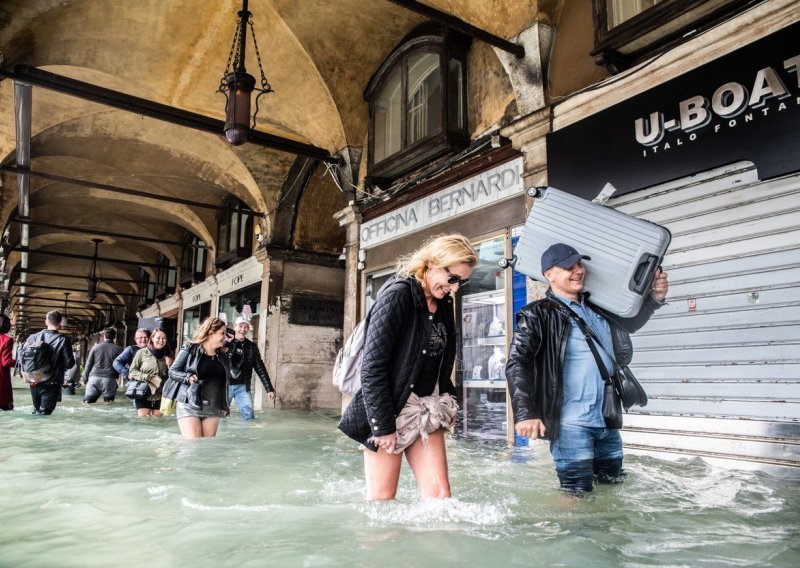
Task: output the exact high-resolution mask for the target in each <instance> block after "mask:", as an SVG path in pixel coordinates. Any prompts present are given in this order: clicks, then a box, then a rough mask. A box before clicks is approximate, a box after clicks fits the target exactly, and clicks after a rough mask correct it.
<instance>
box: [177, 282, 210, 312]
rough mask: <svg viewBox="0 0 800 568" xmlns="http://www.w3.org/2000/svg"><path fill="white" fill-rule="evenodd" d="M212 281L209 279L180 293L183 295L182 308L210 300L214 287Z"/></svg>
mask: <svg viewBox="0 0 800 568" xmlns="http://www.w3.org/2000/svg"><path fill="white" fill-rule="evenodd" d="M213 283H214V281H213V279H209V280H206V281H204V282H200V283H199V284H196V285H194V286H192V287H191V288H187V289H186V290H184V291H183V292H182V294H181V296H183V309H187V308H191V307H194V306H197V305H198V304H204V303H206V302H209V301H211V296H212V294H213V293H214V289H215V286H214V285H213Z"/></svg>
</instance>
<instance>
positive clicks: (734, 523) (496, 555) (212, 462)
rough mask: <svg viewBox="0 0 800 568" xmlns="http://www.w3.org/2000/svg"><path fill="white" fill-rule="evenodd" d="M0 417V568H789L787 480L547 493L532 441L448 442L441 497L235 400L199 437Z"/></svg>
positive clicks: (799, 517) (330, 425)
mask: <svg viewBox="0 0 800 568" xmlns="http://www.w3.org/2000/svg"><path fill="white" fill-rule="evenodd" d="M15 394H16V402H17V405H18V407H17V409H16V410H15V411H13V412H5V413H2V412H0V566H3V567H14V568H23V567H39V566H42V567H54V566H55V567H62V566H81V567H89V566H103V567H105V566H143V567H145V566H147V567H153V568H159V567H178V566H193V567H195V566H196V567H204V566H214V567H221V566H235V567H237V568H238V567H250V566H252V567H255V566H281V567H283V566H309V567H313V566H348V567H350V566H353V567H356V566H375V567H385V566H398V567H403V568H408V567H427V566H431V567H433V566H457V565H463V566H470V567H475V566H490V567H506V566H577V567H580V568H587V567H592V566H600V567H606V566H687V567H697V566H786V567H793V568H796V567H797V566H800V538H798V537H799V536H800V487H798V485H800V484H798V483H797V482H796V481H787V480H781V479H778V478H773V477H770V476H767V475H764V474H760V473H753V472H731V471H727V470H722V469H716V468H713V467H710V466H708V465H706V464H704V463H703V462H702V461H699V460H688V461H680V462H667V461H660V460H656V459H654V458H649V457H636V456H632V457H628V458H626V469H627V471H628V472H629V477H628V480H627V481H626V482H625V483H624V484H622V485H614V486H600V487H598V488H596V489H595V491H594V493H593V494H591V496H589V497H586V498H573V497H568V496H566V495H564V494H562V493H561V492H559V490H558V484H557V481H556V477H555V473H554V472H553V469H552V462H551V461H550V457H549V453H548V451H547V447H546V446H545V445H544V444H541V443H537V444H533V445H531V446H530V447H527V448H508V447H505V446H503V445H494V444H487V443H486V442H478V441H473V440H469V439H459V438H454V439H451V440H449V442H448V455H449V459H450V478H451V484H452V487H453V494H454V498H453V499H449V500H445V501H426V502H423V501H421V500H420V499H419V498H418V496H417V495H416V489H415V486H414V483H413V479H412V476H411V474H410V472H409V471H408V469H407V468H406V467H405V466H404V471H403V474H402V481H401V488H400V491H399V495H398V499H397V500H396V501H394V502H387V503H367V502H364V500H363V494H364V487H363V479H362V461H361V455H360V453H359V452H358V451H357V449H356V447H355V445H354V444H353V443H351V442H350V441H349V440H348V439H346V438H345V437H344V436H343V435H341V434H339V433H338V432H337V430H336V416H335V415H334V414H332V413H326V412H302V411H282V410H277V411H269V412H268V413H267V414H259V418H258V419H257V420H256V421H254V422H251V423H244V422H242V421H241V420H239V417H238V414H237V410H235V409H234V414H233V417H232V418H230V419H228V420H226V421H224V422H223V424H222V426H221V427H220V431H219V433H218V436H217V437H216V438H211V439H206V440H200V441H195V442H190V441H185V440H183V439H182V438H181V437H180V435H179V434H178V428H177V425H176V423H175V418H174V417H170V418H163V419H150V420H148V419H137V418H136V417H135V416H134V411H133V410H132V409H131V408H130V406H129V405H128V404H127V401H126V400H125V399H124V397H123V400H122V402H119V399H118V403H117V404H116V405H114V406H111V407H106V406H102V405H95V406H92V407H84V406H82V405H81V404H80V399H79V397H77V396H75V397H69V396H65V397H64V398H65V401H64V403H63V405H60V406H59V407H58V408H57V409H56V411H55V413H54V414H53V415H52V416H50V417H43V416H31V415H30V411H31V407H30V401H29V395H28V393H27V392H26V391H24V390H17V391H16V393H15Z"/></svg>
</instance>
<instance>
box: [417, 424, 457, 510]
mask: <svg viewBox="0 0 800 568" xmlns="http://www.w3.org/2000/svg"><path fill="white" fill-rule="evenodd" d="M406 459H407V460H408V465H409V466H411V471H413V472H414V477H416V478H417V488H418V489H419V493H420V495H422V496H423V497H430V498H433V499H447V498H448V497H450V480H449V479H448V476H447V453H446V451H445V444H444V430H437V431H436V432H433V433H431V434H430V435H429V436H428V445H427V446H426V445H425V444H423V443H422V438H417V439H416V440H414V443H413V444H411V445H410V446H409V447H408V448H406Z"/></svg>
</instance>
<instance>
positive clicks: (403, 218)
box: [361, 158, 524, 249]
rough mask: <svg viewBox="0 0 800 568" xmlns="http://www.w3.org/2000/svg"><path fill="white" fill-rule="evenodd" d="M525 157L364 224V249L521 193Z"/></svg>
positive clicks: (362, 239) (362, 228) (362, 235)
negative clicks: (523, 159)
mask: <svg viewBox="0 0 800 568" xmlns="http://www.w3.org/2000/svg"><path fill="white" fill-rule="evenodd" d="M523 189H524V188H523V184H522V158H515V159H513V160H511V161H509V162H505V163H503V164H500V165H498V166H495V167H493V168H491V169H489V170H486V171H484V172H481V173H479V174H478V175H476V176H473V177H471V178H468V179H466V180H464V181H461V182H459V183H457V184H455V185H452V186H450V187H447V188H446V189H443V190H441V191H437V192H436V193H432V194H430V195H427V196H425V197H423V198H422V199H419V200H417V201H413V202H411V203H409V204H408V205H405V206H403V207H399V208H397V209H395V210H393V211H390V212H388V213H385V214H384V215H381V216H380V217H376V218H375V219H370V220H369V221H366V222H364V223H363V224H362V225H361V248H362V249H367V248H370V247H374V246H377V245H379V244H381V243H385V242H387V241H391V240H393V239H396V238H399V237H401V236H404V235H407V234H409V233H413V232H416V231H420V230H422V229H425V228H426V227H430V226H431V225H436V224H438V223H442V222H444V221H447V220H448V219H452V218H454V217H459V216H461V215H465V214H466V213H469V212H471V211H475V210H476V209H480V208H482V207H486V206H487V205H492V204H494V203H497V202H499V201H503V200H505V199H509V198H511V197H514V196H516V195H519V194H521V193H522V191H523Z"/></svg>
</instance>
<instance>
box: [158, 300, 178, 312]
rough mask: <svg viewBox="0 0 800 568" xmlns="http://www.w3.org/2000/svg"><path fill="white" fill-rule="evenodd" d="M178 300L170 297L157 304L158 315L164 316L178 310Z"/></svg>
mask: <svg viewBox="0 0 800 568" xmlns="http://www.w3.org/2000/svg"><path fill="white" fill-rule="evenodd" d="M178 304H179V299H178V297H177V296H170V297H169V298H165V299H164V300H162V301H160V302H159V303H158V313H159V314H166V313H169V312H171V311H172V310H175V309H177V308H178Z"/></svg>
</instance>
